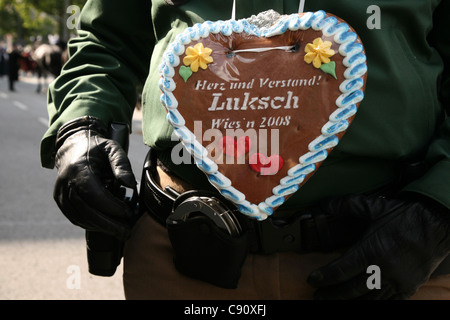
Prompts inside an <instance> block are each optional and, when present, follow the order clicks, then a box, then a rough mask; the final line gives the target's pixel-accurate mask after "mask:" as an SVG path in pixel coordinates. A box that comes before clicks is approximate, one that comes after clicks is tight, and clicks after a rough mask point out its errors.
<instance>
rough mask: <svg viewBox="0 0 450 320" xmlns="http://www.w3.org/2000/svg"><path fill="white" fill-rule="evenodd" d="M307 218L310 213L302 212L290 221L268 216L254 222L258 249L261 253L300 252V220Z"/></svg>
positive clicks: (309, 216)
mask: <svg viewBox="0 0 450 320" xmlns="http://www.w3.org/2000/svg"><path fill="white" fill-rule="evenodd" d="M308 218H311V214H302V215H300V216H299V217H297V218H296V219H295V220H293V221H291V222H288V221H286V220H284V219H277V218H270V217H269V218H267V219H266V220H264V221H259V222H256V223H255V229H256V235H257V237H258V244H259V251H260V252H261V253H263V254H271V253H275V252H287V251H289V252H302V235H301V228H302V221H303V220H305V219H308Z"/></svg>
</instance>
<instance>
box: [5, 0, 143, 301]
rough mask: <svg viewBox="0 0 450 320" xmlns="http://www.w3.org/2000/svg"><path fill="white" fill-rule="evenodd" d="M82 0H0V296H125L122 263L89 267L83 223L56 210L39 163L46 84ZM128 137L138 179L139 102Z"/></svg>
mask: <svg viewBox="0 0 450 320" xmlns="http://www.w3.org/2000/svg"><path fill="white" fill-rule="evenodd" d="M84 3H85V0H39V1H38V0H0V270H1V272H0V300H25V299H27V300H29V299H31V300H34V299H40V300H50V299H52V300H59V299H64V300H69V299H124V294H123V288H122V266H120V267H119V269H118V270H117V272H116V274H115V275H114V276H113V277H110V278H104V277H97V276H93V275H91V274H89V272H88V265H87V259H86V243H85V233H84V230H82V229H81V228H78V227H76V226H74V225H72V224H71V223H70V222H69V221H68V220H67V219H66V218H65V217H64V216H63V215H62V213H61V212H60V211H59V209H58V207H57V206H56V203H55V202H54V200H53V185H54V181H55V177H56V169H55V170H49V169H43V168H42V167H41V164H40V158H39V145H40V140H41V138H42V136H43V134H44V132H45V131H46V129H47V126H48V116H47V109H46V98H47V94H46V91H47V88H48V84H49V83H50V82H51V81H52V80H53V79H54V78H55V74H58V72H59V70H60V68H61V66H62V64H63V63H64V62H65V61H66V58H67V51H66V44H67V41H68V40H69V39H70V38H71V37H74V36H76V33H77V31H76V28H77V26H78V16H79V13H80V10H81V8H82V6H83V5H84ZM40 74H42V77H40V78H39V75H40ZM44 76H45V77H46V79H45V77H44ZM39 83H40V87H38V84H39ZM130 139H131V140H130V148H129V149H130V150H129V157H130V160H131V162H132V166H133V170H134V172H135V175H136V178H137V181H138V182H139V181H140V176H141V167H142V163H143V161H144V157H145V154H146V151H147V150H146V149H147V148H146V147H145V146H144V145H143V143H142V134H141V116H140V110H139V109H137V111H136V112H135V115H134V120H133V133H132V135H131V137H130Z"/></svg>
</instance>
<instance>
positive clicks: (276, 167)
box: [249, 153, 284, 176]
mask: <svg viewBox="0 0 450 320" xmlns="http://www.w3.org/2000/svg"><path fill="white" fill-rule="evenodd" d="M283 164H284V161H283V158H281V157H280V156H279V155H277V154H273V155H271V156H270V157H266V156H265V155H263V154H262V153H254V154H252V155H251V156H250V159H249V165H250V168H252V169H253V170H254V171H256V172H258V173H260V174H261V175H263V176H270V175H274V174H276V173H277V172H278V171H280V169H281V168H282V167H283Z"/></svg>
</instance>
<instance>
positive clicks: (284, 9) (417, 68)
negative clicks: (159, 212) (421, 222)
mask: <svg viewBox="0 0 450 320" xmlns="http://www.w3.org/2000/svg"><path fill="white" fill-rule="evenodd" d="M173 2H185V3H184V4H179V5H173V3H172V1H169V0H167V2H166V1H164V0H155V1H152V2H151V1H150V0H128V1H123V0H89V1H87V3H86V4H85V6H84V8H83V11H82V15H81V17H82V18H81V30H79V37H78V38H76V39H73V40H71V42H70V44H69V50H70V52H69V54H70V57H71V58H70V60H69V61H68V62H67V64H66V65H65V67H64V70H63V72H62V74H61V76H60V77H59V78H58V79H57V80H56V81H54V82H53V83H52V85H51V86H50V90H49V97H48V112H49V117H50V127H49V129H48V131H47V132H46V133H45V136H44V137H43V140H42V143H41V160H42V165H43V166H44V167H48V168H52V167H53V166H54V155H55V136H56V133H57V130H58V128H59V127H60V126H61V125H62V124H64V123H65V122H67V121H69V120H71V119H73V118H77V117H80V116H83V115H92V116H97V117H99V118H101V119H103V120H104V121H105V122H106V123H108V122H109V121H112V120H115V121H126V122H128V123H130V122H131V118H132V114H133V108H134V106H135V103H136V88H142V85H144V84H145V86H144V89H143V105H144V106H143V136H144V142H145V143H146V144H147V145H149V146H151V147H155V148H157V149H158V150H160V153H159V155H160V157H161V159H162V161H163V162H165V163H166V165H167V166H169V167H170V168H171V169H172V170H173V171H174V172H176V173H178V174H179V175H180V176H181V177H184V178H185V179H187V180H188V181H190V182H191V183H192V184H194V185H196V186H198V187H205V185H206V184H207V180H206V177H205V176H204V174H203V173H201V172H200V171H199V170H198V169H192V168H191V167H190V165H179V166H174V165H173V164H171V161H170V148H171V147H172V146H173V145H174V144H175V143H176V142H174V141H171V133H172V130H171V127H170V125H169V123H168V122H167V121H166V119H165V117H166V112H165V110H164V107H163V106H162V105H161V103H160V101H159V97H160V89H159V87H158V80H159V74H158V66H159V64H160V61H161V56H162V53H163V52H164V50H165V48H166V47H167V45H168V44H169V43H171V42H172V41H173V40H174V38H175V36H176V35H177V34H178V33H180V32H181V31H183V30H184V29H185V28H186V27H188V26H191V25H193V24H195V23H197V22H203V21H205V20H210V21H214V20H227V19H230V18H231V12H232V3H233V1H232V0H208V1H206V0H201V1H200V0H190V1H173ZM371 5H376V6H378V7H379V8H380V15H379V17H378V18H379V20H378V21H377V22H379V23H380V25H379V26H380V28H379V29H377V28H370V27H369V26H371V24H370V22H371V21H372V20H371V19H373V18H376V17H375V16H373V14H374V13H375V12H374V11H372V8H373V7H370V6H371ZM369 7H370V8H369ZM267 9H274V10H276V11H278V12H279V13H285V14H290V13H295V12H297V11H298V0H292V1H291V0H284V1H283V0H237V1H236V19H240V18H245V17H249V16H251V15H253V14H257V13H259V12H261V11H264V10H267ZM317 10H324V11H326V12H329V13H332V14H335V15H337V16H339V17H340V18H342V19H344V20H345V21H347V22H348V23H349V24H350V25H351V26H352V27H353V28H354V29H355V30H356V31H357V32H358V34H359V36H360V38H361V40H362V42H363V43H364V46H365V50H366V55H367V65H368V78H367V87H366V92H365V99H364V100H363V102H362V103H361V105H360V109H359V111H358V114H357V115H356V117H355V120H354V121H353V123H352V126H351V127H350V129H349V130H348V131H347V134H346V135H345V136H344V137H343V139H342V140H341V141H340V143H339V145H338V146H337V147H336V148H335V149H334V150H333V152H331V154H330V156H329V157H328V158H327V160H326V161H325V162H324V163H323V165H322V166H321V167H320V169H319V170H318V171H317V172H316V173H315V174H314V175H313V177H312V178H311V179H310V180H309V181H308V182H307V183H306V184H305V185H304V186H303V187H302V188H301V189H300V190H299V191H298V192H297V193H296V194H294V195H293V196H292V197H291V198H290V199H289V200H288V201H287V202H286V203H285V204H284V206H285V207H295V206H303V205H309V204H311V203H314V202H316V201H318V200H320V199H322V198H324V197H329V196H335V195H343V194H348V193H360V192H367V191H370V190H374V189H376V188H378V187H381V186H383V185H386V184H389V183H391V182H392V181H394V180H395V179H396V177H397V174H398V172H399V167H400V166H401V164H402V163H404V162H408V161H414V160H416V159H420V158H421V157H422V158H425V160H426V163H427V165H428V171H427V173H426V174H425V175H424V176H422V177H421V178H419V179H416V180H415V181H413V182H412V183H410V184H409V185H407V187H406V189H407V190H410V191H414V192H418V193H422V194H425V195H427V196H429V197H431V198H433V199H435V200H438V201H439V202H441V203H443V204H444V205H446V206H447V207H449V208H450V119H446V117H445V112H444V111H445V109H447V110H450V1H440V0H390V1H386V0H358V1H355V0H309V1H308V0H307V1H306V5H305V10H304V11H317ZM368 20H369V24H368ZM372 22H373V21H372Z"/></svg>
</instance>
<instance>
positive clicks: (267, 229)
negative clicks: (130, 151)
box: [140, 150, 450, 276]
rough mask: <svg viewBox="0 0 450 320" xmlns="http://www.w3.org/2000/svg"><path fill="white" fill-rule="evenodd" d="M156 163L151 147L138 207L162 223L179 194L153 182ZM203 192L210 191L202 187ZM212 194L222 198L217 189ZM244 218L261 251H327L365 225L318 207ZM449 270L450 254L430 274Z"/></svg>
mask: <svg viewBox="0 0 450 320" xmlns="http://www.w3.org/2000/svg"><path fill="white" fill-rule="evenodd" d="M156 163H157V156H156V152H154V151H152V150H151V151H150V152H149V153H148V155H147V157H146V160H145V163H144V171H143V175H142V182H141V192H140V204H141V206H140V208H141V210H144V211H146V212H147V213H148V214H149V215H150V216H152V217H153V218H154V219H155V220H156V221H157V222H159V223H160V224H161V225H163V226H164V227H166V220H167V218H168V217H169V215H170V214H171V213H172V209H173V206H174V203H175V200H176V199H177V197H179V195H178V194H177V193H176V192H174V191H173V190H172V189H170V188H167V189H166V190H163V189H161V187H160V186H159V185H158V184H157V183H156V182H155V180H154V178H153V177H154V176H155V174H156V167H157V165H156ZM205 193H206V194H208V193H209V194H210V193H211V192H210V191H205ZM214 196H216V197H218V198H222V197H221V196H220V194H219V193H217V194H215V195H214ZM223 200H224V199H223ZM224 201H226V200H224ZM241 216H243V215H241ZM245 219H246V221H245V226H246V231H247V232H248V239H249V251H250V252H252V253H262V254H270V253H274V252H283V251H290V252H298V253H306V252H329V251H333V250H336V249H339V248H344V247H346V246H349V245H352V244H353V243H354V242H356V241H357V239H358V238H359V237H360V236H361V235H362V233H363V232H364V230H365V228H366V226H365V225H363V224H361V222H356V221H355V220H350V219H343V218H341V217H336V216H330V215H326V214H324V213H323V212H321V211H320V209H318V208H310V209H305V210H302V211H301V212H298V213H296V214H294V215H292V219H291V220H290V221H287V220H285V219H277V218H275V217H270V218H268V219H266V220H264V221H253V220H250V219H248V218H245ZM449 273H450V255H449V256H448V257H447V258H446V259H444V260H443V261H442V262H441V263H440V265H439V266H438V268H437V269H436V270H434V272H433V274H432V276H437V275H443V274H449Z"/></svg>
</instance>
